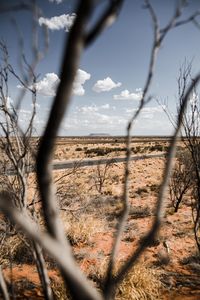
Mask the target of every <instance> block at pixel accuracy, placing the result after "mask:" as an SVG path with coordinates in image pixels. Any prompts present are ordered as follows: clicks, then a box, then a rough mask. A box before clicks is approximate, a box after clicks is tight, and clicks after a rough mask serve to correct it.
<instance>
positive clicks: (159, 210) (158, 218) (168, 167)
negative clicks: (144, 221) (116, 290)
mask: <svg viewBox="0 0 200 300" xmlns="http://www.w3.org/2000/svg"><path fill="white" fill-rule="evenodd" d="M199 81H200V73H199V74H197V75H196V77H195V79H194V81H193V82H192V83H191V84H190V86H189V87H188V88H187V91H186V93H185V96H184V99H183V101H182V105H181V108H180V111H179V115H178V120H177V127H176V129H175V132H174V135H173V137H172V139H171V142H170V146H169V150H168V155H167V160H166V164H165V169H164V172H163V181H162V184H161V187H160V191H159V195H158V200H157V204H156V211H155V219H154V222H153V225H152V227H151V229H150V230H149V232H148V233H147V235H146V236H145V237H144V238H143V240H142V241H141V243H140V245H139V246H138V248H137V249H136V251H135V252H134V253H133V255H132V256H131V257H130V259H128V260H127V262H126V263H125V264H124V265H123V266H122V268H121V269H120V270H119V272H118V274H117V276H116V277H115V278H114V279H113V283H115V284H118V283H119V282H120V281H121V280H122V279H123V278H124V276H125V274H126V273H127V272H128V271H129V270H130V268H131V267H132V266H133V264H134V263H135V262H136V260H137V259H138V258H139V256H140V255H141V253H142V252H144V250H145V249H146V248H147V247H148V245H149V244H151V242H152V240H154V238H155V236H156V234H157V232H158V230H159V228H160V224H161V222H162V218H163V215H164V211H165V203H164V200H165V194H166V191H167V187H168V182H169V179H170V176H171V173H172V167H173V158H174V156H175V152H176V141H177V138H178V135H179V132H180V129H181V125H182V120H183V117H184V112H185V110H186V107H187V102H188V100H189V98H190V95H191V93H192V91H193V88H194V86H195V85H196V84H197V83H198V82H199Z"/></svg>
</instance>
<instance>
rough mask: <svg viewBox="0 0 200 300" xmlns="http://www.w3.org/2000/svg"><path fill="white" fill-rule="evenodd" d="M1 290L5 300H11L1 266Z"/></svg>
mask: <svg viewBox="0 0 200 300" xmlns="http://www.w3.org/2000/svg"><path fill="white" fill-rule="evenodd" d="M0 290H1V292H2V297H3V300H10V296H9V293H8V288H7V284H6V281H5V278H4V276H3V272H2V269H1V266H0Z"/></svg>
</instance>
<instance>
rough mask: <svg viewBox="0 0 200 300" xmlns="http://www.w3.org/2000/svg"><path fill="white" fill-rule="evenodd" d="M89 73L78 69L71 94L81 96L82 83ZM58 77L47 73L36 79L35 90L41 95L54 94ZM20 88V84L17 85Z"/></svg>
mask: <svg viewBox="0 0 200 300" xmlns="http://www.w3.org/2000/svg"><path fill="white" fill-rule="evenodd" d="M90 77H91V75H90V74H89V73H87V72H86V71H83V70H81V69H78V71H77V75H76V78H75V81H74V85H73V94H74V95H77V96H82V95H84V93H85V90H84V88H83V84H84V83H85V81H86V80H88V79H90ZM59 82H60V79H59V77H58V75H57V74H55V73H47V74H46V75H45V76H44V78H43V79H41V80H40V81H38V82H37V83H36V84H35V87H36V90H37V92H38V93H39V94H41V95H43V96H55V95H56V90H57V87H58V84H59ZM18 88H21V86H18Z"/></svg>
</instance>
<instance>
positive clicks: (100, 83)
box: [92, 77, 121, 93]
mask: <svg viewBox="0 0 200 300" xmlns="http://www.w3.org/2000/svg"><path fill="white" fill-rule="evenodd" d="M119 86H121V82H117V83H115V82H114V81H113V80H112V79H111V78H110V77H107V78H105V79H103V80H97V82H96V83H95V85H94V86H93V88H92V89H93V91H95V92H97V93H101V92H108V91H110V90H112V89H114V88H116V87H119Z"/></svg>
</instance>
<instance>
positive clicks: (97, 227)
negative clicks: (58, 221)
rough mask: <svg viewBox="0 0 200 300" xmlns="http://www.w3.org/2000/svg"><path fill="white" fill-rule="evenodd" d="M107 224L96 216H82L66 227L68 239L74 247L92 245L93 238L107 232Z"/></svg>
mask: <svg viewBox="0 0 200 300" xmlns="http://www.w3.org/2000/svg"><path fill="white" fill-rule="evenodd" d="M105 226H106V225H105V222H104V220H100V219H98V218H96V217H94V216H92V215H91V216H90V215H84V214H80V216H79V217H78V218H72V219H71V221H70V222H68V223H67V224H66V225H65V229H66V233H67V237H68V239H69V241H70V243H71V244H72V245H79V244H86V245H88V244H91V241H92V237H93V236H94V235H95V234H97V233H99V232H103V231H105Z"/></svg>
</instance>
